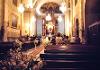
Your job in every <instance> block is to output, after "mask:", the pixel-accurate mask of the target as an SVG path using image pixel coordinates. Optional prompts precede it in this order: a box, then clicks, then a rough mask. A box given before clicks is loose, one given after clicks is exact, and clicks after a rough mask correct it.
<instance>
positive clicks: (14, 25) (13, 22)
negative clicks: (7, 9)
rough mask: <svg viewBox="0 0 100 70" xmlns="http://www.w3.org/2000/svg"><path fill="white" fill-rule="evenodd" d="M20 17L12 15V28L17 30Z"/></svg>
mask: <svg viewBox="0 0 100 70" xmlns="http://www.w3.org/2000/svg"><path fill="white" fill-rule="evenodd" d="M17 23H18V17H17V16H16V15H14V14H13V15H12V27H13V28H17Z"/></svg>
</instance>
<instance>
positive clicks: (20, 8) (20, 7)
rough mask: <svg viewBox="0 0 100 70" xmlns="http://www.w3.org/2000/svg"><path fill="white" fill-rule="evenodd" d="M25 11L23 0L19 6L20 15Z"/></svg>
mask: <svg viewBox="0 0 100 70" xmlns="http://www.w3.org/2000/svg"><path fill="white" fill-rule="evenodd" d="M24 10H25V8H24V5H23V3H22V0H21V3H20V4H19V6H18V11H19V12H20V13H23V12H24Z"/></svg>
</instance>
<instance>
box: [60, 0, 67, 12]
mask: <svg viewBox="0 0 100 70" xmlns="http://www.w3.org/2000/svg"><path fill="white" fill-rule="evenodd" d="M59 10H60V11H61V12H62V13H64V12H65V11H66V10H67V9H66V3H65V2H63V3H61V6H60V7H59Z"/></svg>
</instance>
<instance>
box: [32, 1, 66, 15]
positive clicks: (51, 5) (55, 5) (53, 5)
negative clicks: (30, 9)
mask: <svg viewBox="0 0 100 70" xmlns="http://www.w3.org/2000/svg"><path fill="white" fill-rule="evenodd" d="M62 1H64V2H66V1H68V0H37V2H36V4H35V5H34V8H35V9H36V11H40V12H39V13H41V14H42V15H43V14H44V13H45V12H46V11H49V10H50V11H53V12H55V13H61V11H59V5H60V4H61V3H62ZM46 6H47V7H48V8H47V7H46Z"/></svg>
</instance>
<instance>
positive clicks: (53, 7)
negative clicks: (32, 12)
mask: <svg viewBox="0 0 100 70" xmlns="http://www.w3.org/2000/svg"><path fill="white" fill-rule="evenodd" d="M59 6H60V5H58V4H57V3H54V2H48V3H45V4H43V5H42V6H41V7H40V11H41V12H42V13H61V11H60V10H59Z"/></svg>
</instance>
